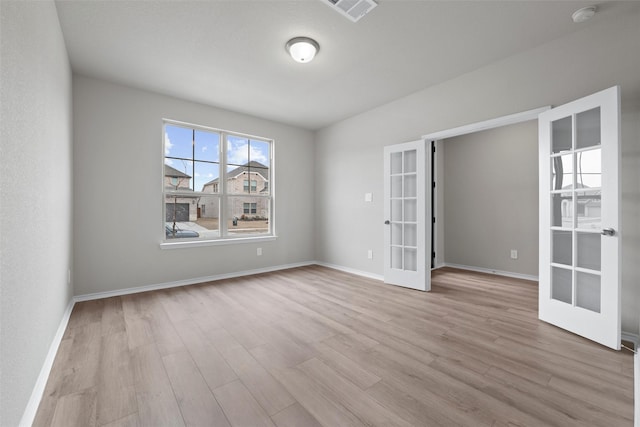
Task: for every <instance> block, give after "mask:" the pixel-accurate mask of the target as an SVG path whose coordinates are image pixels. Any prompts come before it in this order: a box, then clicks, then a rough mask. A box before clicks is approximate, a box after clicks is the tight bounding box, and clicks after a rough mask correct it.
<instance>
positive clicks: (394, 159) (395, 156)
mask: <svg viewBox="0 0 640 427" xmlns="http://www.w3.org/2000/svg"><path fill="white" fill-rule="evenodd" d="M398 173H402V153H391V174H393V175H395V174H398Z"/></svg>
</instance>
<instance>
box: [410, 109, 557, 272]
mask: <svg viewBox="0 0 640 427" xmlns="http://www.w3.org/2000/svg"><path fill="white" fill-rule="evenodd" d="M550 109H551V106H544V107H540V108H534V109H533V110H527V111H522V112H519V113H514V114H509V115H506V116H502V117H497V118H494V119H490V120H484V121H481V122H476V123H470V124H467V125H463V126H458V127H455V128H451V129H445V130H441V131H437V132H432V133H429V134H426V135H423V136H422V139H424V140H425V141H426V143H430V142H431V141H436V145H438V144H437V143H438V142H442V140H444V139H447V138H453V137H456V136H462V135H467V134H470V133H475V132H480V131H483V130H489V129H495V128H499V127H502V126H508V125H515V124H517V123H522V122H528V121H531V120H538V116H539V115H540V113H543V112H545V111H547V110H550ZM438 152H439V151H438V150H437V149H436V151H435V153H432V155H433V156H434V158H435V161H434V169H435V173H436V176H437V174H438V172H439V169H438V165H439V163H438ZM434 196H435V198H434V202H435V204H434V206H433V212H436V213H437V212H438V207H439V205H440V204H441V203H442V200H443V197H444V195H443V193H442V191H440V190H439V189H438V186H437V185H436V188H435V189H434ZM436 216H437V215H436ZM444 220H445V219H444V218H442V217H440V218H436V228H435V230H434V248H433V249H434V250H436V265H435V268H439V267H443V266H444V265H445V264H444V256H442V255H441V254H440V255H439V254H438V252H439V251H438V250H437V248H438V247H443V244H444V236H443V235H442V234H443V233H439V232H438V229H439V230H444V227H443V224H444ZM438 260H442V263H438V262H437V261H438ZM480 270H481V269H478V271H480ZM518 277H522V276H521V275H519V276H518ZM526 278H527V279H537V277H533V278H529V277H526Z"/></svg>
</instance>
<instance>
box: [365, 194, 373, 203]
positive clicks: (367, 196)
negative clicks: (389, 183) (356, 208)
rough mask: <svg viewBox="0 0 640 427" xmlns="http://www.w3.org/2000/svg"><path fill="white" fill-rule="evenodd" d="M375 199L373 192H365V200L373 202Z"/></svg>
mask: <svg viewBox="0 0 640 427" xmlns="http://www.w3.org/2000/svg"><path fill="white" fill-rule="evenodd" d="M372 200H373V193H364V201H365V202H371V201H372Z"/></svg>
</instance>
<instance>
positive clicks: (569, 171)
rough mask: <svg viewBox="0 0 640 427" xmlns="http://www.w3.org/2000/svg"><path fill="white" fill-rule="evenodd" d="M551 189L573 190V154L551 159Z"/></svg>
mask: <svg viewBox="0 0 640 427" xmlns="http://www.w3.org/2000/svg"><path fill="white" fill-rule="evenodd" d="M551 170H552V171H553V172H552V174H553V175H552V176H551V189H552V190H562V189H566V188H573V154H565V155H562V156H556V157H552V158H551Z"/></svg>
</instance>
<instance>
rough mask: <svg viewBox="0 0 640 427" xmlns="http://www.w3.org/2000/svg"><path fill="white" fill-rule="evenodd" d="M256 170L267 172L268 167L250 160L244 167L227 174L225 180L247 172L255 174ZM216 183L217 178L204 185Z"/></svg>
mask: <svg viewBox="0 0 640 427" xmlns="http://www.w3.org/2000/svg"><path fill="white" fill-rule="evenodd" d="M256 169H261V170H269V166H265V165H263V164H262V163H260V162H256V161H255V160H252V161H250V162H249V163H247V164H245V165H242V166H238V167H237V168H235V169H233V170H231V171H230V172H227V178H235V177H237V176H238V175H242V174H243V173H245V172H249V171H251V172H256ZM265 178H266V177H265ZM216 182H218V178H215V179H212V180H211V181H209V182H207V183H206V184H204V185H210V184H215V183H216Z"/></svg>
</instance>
